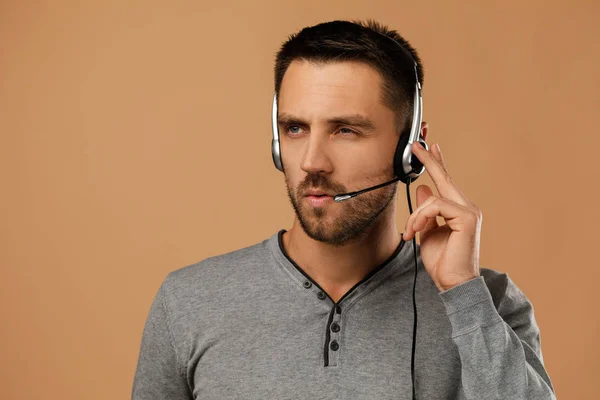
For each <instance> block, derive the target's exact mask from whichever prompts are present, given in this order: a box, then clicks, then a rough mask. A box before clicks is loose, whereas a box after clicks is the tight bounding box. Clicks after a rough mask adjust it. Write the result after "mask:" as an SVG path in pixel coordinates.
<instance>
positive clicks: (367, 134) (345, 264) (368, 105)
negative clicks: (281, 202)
mask: <svg viewBox="0 0 600 400" xmlns="http://www.w3.org/2000/svg"><path fill="white" fill-rule="evenodd" d="M278 101H279V102H278V110H279V132H280V145H281V154H282V162H283V166H284V169H285V181H286V186H287V191H288V196H289V198H290V201H291V203H292V206H293V208H294V211H295V218H294V221H293V224H292V228H291V229H289V230H288V231H287V232H286V233H284V235H283V238H282V239H283V246H284V248H285V251H286V252H287V253H288V255H289V256H290V257H291V258H292V259H293V260H294V261H295V262H296V263H297V264H298V265H299V266H300V267H301V268H302V269H303V270H304V271H305V272H306V273H307V274H308V275H309V276H310V277H311V278H312V279H313V280H314V281H315V282H317V283H318V284H319V286H321V287H322V288H323V290H325V291H326V292H327V294H328V295H329V296H330V297H331V298H332V300H333V301H335V302H337V301H338V300H339V299H340V298H341V297H342V296H343V295H344V294H345V293H346V292H347V291H348V290H350V288H352V287H353V286H354V285H355V284H356V283H358V282H359V281H360V280H361V279H363V277H365V276H366V275H367V274H368V273H369V272H370V271H371V270H372V269H374V268H375V267H377V266H378V265H380V264H381V263H383V262H384V261H385V260H386V259H388V258H389V257H390V256H391V254H392V253H393V252H394V250H395V249H396V248H397V247H398V245H399V244H400V240H401V234H400V233H399V232H398V229H397V226H396V200H397V190H396V187H395V185H390V186H386V187H383V188H380V189H376V190H373V191H371V192H366V193H364V194H361V195H359V196H357V197H355V198H352V199H349V200H346V201H343V202H340V203H335V202H334V201H333V200H332V199H329V200H328V201H327V203H326V204H325V205H323V206H320V207H316V206H314V205H312V204H311V203H310V201H309V199H308V198H307V197H306V194H307V191H308V190H309V189H317V190H321V191H324V192H326V193H328V194H330V195H335V194H339V193H346V192H351V191H355V190H360V189H364V188H367V187H370V186H374V185H377V184H379V183H383V182H386V181H389V180H391V179H393V178H394V172H393V165H392V161H393V157H394V152H395V149H396V144H397V142H398V133H397V132H396V130H395V127H396V116H395V113H394V112H393V111H392V110H391V109H389V108H388V107H387V106H385V105H384V104H383V102H382V96H381V76H380V75H379V73H378V71H377V70H375V69H374V68H372V67H371V66H369V65H367V64H364V63H361V62H354V61H343V62H333V63H324V64H315V63H311V62H307V61H300V60H295V61H293V62H292V63H291V64H290V66H289V67H288V69H287V71H286V73H285V75H284V77H283V81H282V84H281V89H280V93H279V96H278ZM355 115H360V116H363V117H365V118H367V119H368V120H370V121H371V122H372V124H373V125H374V127H373V128H372V129H369V128H365V127H360V126H356V125H353V124H348V123H340V122H328V120H330V119H333V118H341V117H347V116H355ZM427 131H428V124H427V122H422V124H421V132H422V136H423V138H424V139H425V140H426V139H427ZM433 147H434V146H432V149H433ZM412 149H413V152H414V154H415V155H416V156H417V157H418V158H419V160H421V162H422V163H423V164H424V165H425V168H426V171H427V172H428V174H429V175H430V176H431V177H432V179H433V181H434V183H435V184H436V187H437V188H438V190H439V192H440V194H441V196H433V192H432V190H431V188H429V187H428V186H427V185H421V186H419V187H418V188H417V209H415V210H413V213H412V214H411V216H410V217H409V218H408V220H407V225H406V227H405V228H406V230H405V234H407V235H408V236H405V240H411V239H412V236H413V235H414V234H415V233H416V231H421V236H420V238H421V240H420V246H421V256H422V259H423V263H424V265H425V267H426V269H427V272H428V273H429V274H430V275H431V276H432V279H433V281H434V282H435V283H436V286H437V287H438V289H439V290H440V291H443V290H448V289H450V288H451V287H454V286H456V285H458V284H460V283H463V282H466V281H467V280H470V279H473V278H474V277H477V276H479V263H478V254H479V234H480V230H481V229H480V228H481V212H480V211H479V210H478V209H477V208H476V206H475V205H473V204H472V203H471V202H469V201H468V200H467V199H466V198H465V197H464V195H463V194H462V192H461V191H460V190H459V189H458V188H457V187H456V186H455V185H454V184H453V183H452V181H451V179H450V178H449V175H448V173H447V169H446V167H445V165H444V163H443V159H442V156H441V153H440V152H439V151H438V150H437V148H436V149H435V150H432V152H431V153H430V152H427V151H426V150H425V149H423V148H422V147H420V146H418V145H416V144H414V145H413V147H412ZM430 169H431V171H430ZM436 215H439V216H442V217H443V218H446V225H442V226H439V225H438V224H437V222H436V218H435V216H436ZM447 217H449V218H450V219H447ZM415 223H416V225H415V226H413V224H415ZM409 224H410V226H409ZM303 228H304V229H303ZM426 235H428V236H426ZM453 235H454V236H453ZM426 238H427V239H429V242H428V243H426V242H425V240H424V239H426ZM448 244H453V246H451V247H450V248H448Z"/></svg>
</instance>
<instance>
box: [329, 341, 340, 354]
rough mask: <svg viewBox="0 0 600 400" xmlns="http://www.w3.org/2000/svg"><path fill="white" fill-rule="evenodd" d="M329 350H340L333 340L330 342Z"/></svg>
mask: <svg viewBox="0 0 600 400" xmlns="http://www.w3.org/2000/svg"><path fill="white" fill-rule="evenodd" d="M329 348H330V349H331V350H333V351H337V350H338V349H339V348H340V345H339V344H338V342H336V341H335V340H334V341H333V342H331V344H330V345H329Z"/></svg>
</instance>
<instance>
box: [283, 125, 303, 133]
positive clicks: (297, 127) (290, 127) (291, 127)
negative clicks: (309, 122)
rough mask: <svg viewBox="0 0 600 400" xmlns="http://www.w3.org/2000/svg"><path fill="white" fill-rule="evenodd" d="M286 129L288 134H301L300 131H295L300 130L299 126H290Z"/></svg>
mask: <svg viewBox="0 0 600 400" xmlns="http://www.w3.org/2000/svg"><path fill="white" fill-rule="evenodd" d="M286 129H287V131H288V132H290V133H292V134H296V133H299V131H296V130H294V129H300V127H299V126H298V125H289V126H288V127H287V128H286Z"/></svg>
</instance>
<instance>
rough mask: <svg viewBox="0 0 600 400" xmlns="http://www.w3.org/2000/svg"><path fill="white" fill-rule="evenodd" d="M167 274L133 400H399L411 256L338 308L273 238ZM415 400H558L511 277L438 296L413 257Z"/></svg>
mask: <svg viewBox="0 0 600 400" xmlns="http://www.w3.org/2000/svg"><path fill="white" fill-rule="evenodd" d="M284 232H285V230H281V231H279V232H276V233H274V234H273V235H272V236H271V237H270V238H267V239H265V240H264V241H262V242H260V243H257V244H254V245H252V246H249V247H246V248H243V249H239V250H235V251H232V252H230V253H227V254H222V255H218V256H214V257H210V258H207V259H205V260H203V261H200V262H197V263H195V264H192V265H188V266H186V267H183V268H180V269H178V270H175V271H172V272H170V273H169V274H168V275H167V276H166V278H165V279H164V280H163V282H162V284H161V285H160V288H159V289H158V292H157V294H156V296H155V298H154V301H153V303H152V306H151V307H150V311H149V314H148V318H147V320H146V323H145V326H144V331H143V334H142V338H141V348H140V352H139V359H138V363H137V368H136V371H135V377H134V381H133V389H132V399H135V400H138V399H139V400H142V399H172V400H184V399H215V400H217V399H218V400H223V399H406V400H410V399H411V398H412V383H411V375H410V361H411V345H412V335H413V305H412V285H413V280H414V254H413V245H412V243H411V242H404V241H401V242H400V244H399V246H398V248H397V249H396V250H395V252H394V254H392V255H391V256H390V258H389V259H388V260H386V261H385V262H384V263H383V264H381V265H380V266H378V267H377V268H375V269H374V270H373V271H372V272H371V273H369V274H368V275H367V276H366V277H365V278H364V279H363V280H362V281H360V282H359V283H357V284H356V285H355V286H354V287H353V288H352V289H350V290H349V291H348V292H347V293H346V294H345V295H344V296H343V297H342V298H341V299H340V300H339V301H338V302H337V303H334V302H333V301H332V300H331V298H330V297H329V296H328V295H327V293H325V292H324V291H323V290H322V289H321V288H320V287H319V285H318V284H317V283H316V282H314V281H313V280H312V279H311V278H310V276H308V275H307V274H306V273H305V272H304V271H303V270H302V268H301V267H300V266H299V265H297V264H296V263H295V262H294V261H293V260H292V259H291V258H290V257H289V256H288V255H287V254H286V252H285V250H284V248H283V244H282V239H281V235H282V234H283V233H284ZM419 248H420V246H419V245H418V244H417V260H418V274H417V286H416V301H417V323H418V327H417V334H416V347H415V379H416V393H417V398H418V399H423V400H435V399H440V400H442V399H443V400H448V399H473V400H475V399H477V400H480V399H484V400H487V399H502V400H506V399H512V400H518V399H555V398H556V397H555V395H554V388H553V386H552V383H551V381H550V378H549V376H548V374H547V372H546V370H545V369H544V364H543V360H542V352H541V347H540V332H539V329H538V326H537V323H536V321H535V318H534V313H533V307H532V305H531V303H530V302H529V300H528V299H527V298H526V297H525V295H524V294H523V292H522V291H521V290H520V289H519V288H518V287H517V286H516V285H515V284H514V283H513V281H512V280H511V279H510V278H509V277H508V275H507V274H506V273H500V272H497V271H495V270H492V269H487V268H481V276H480V277H478V278H475V279H473V280H470V281H468V282H465V283H463V284H461V285H459V286H456V287H454V288H452V289H450V290H447V291H444V292H439V290H438V289H437V287H436V286H435V284H434V283H433V281H432V280H431V278H430V277H429V275H428V273H427V271H425V269H424V266H423V263H422V261H421V258H420V255H419Z"/></svg>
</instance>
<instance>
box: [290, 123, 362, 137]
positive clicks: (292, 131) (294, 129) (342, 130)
mask: <svg viewBox="0 0 600 400" xmlns="http://www.w3.org/2000/svg"><path fill="white" fill-rule="evenodd" d="M301 129H302V128H301V127H300V126H298V125H288V126H286V127H285V130H286V131H287V132H288V133H289V134H292V135H297V134H299V133H301ZM339 132H340V133H341V134H342V135H343V136H349V135H356V134H357V133H356V132H355V131H353V130H352V129H349V128H340V129H339Z"/></svg>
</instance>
